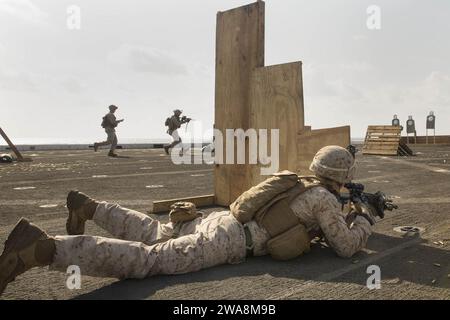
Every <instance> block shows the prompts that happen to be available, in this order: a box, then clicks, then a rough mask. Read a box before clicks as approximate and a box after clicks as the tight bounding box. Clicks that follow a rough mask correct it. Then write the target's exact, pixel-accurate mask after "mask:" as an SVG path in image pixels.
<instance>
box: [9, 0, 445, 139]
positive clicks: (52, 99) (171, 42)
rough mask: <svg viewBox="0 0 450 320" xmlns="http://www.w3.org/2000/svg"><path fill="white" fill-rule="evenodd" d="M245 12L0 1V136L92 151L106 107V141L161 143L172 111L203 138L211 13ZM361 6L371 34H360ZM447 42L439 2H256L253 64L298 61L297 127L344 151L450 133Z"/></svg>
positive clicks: (209, 110) (207, 122) (171, 4)
mask: <svg viewBox="0 0 450 320" xmlns="http://www.w3.org/2000/svg"><path fill="white" fill-rule="evenodd" d="M251 2H252V1H242V0H227V1H225V0H216V1H204V0H192V1H189V2H186V1H184V2H180V1H176V0H166V1H146V2H142V1H136V0H130V1H119V0H109V1H106V0H97V1H88V0H77V1H76V2H75V3H74V2H73V1H67V0H61V1H54V0H40V1H34V0H0V127H1V128H3V129H4V130H5V131H6V133H7V134H8V135H9V136H10V138H11V139H12V140H13V142H15V143H16V144H21V143H20V141H25V140H27V139H28V140H36V139H37V140H39V139H40V140H41V141H68V142H65V143H69V141H86V142H91V141H92V142H93V141H95V140H97V141H98V140H103V139H104V138H105V134H104V131H103V129H102V128H101V127H100V123H101V118H102V116H103V115H104V114H105V113H106V112H107V107H108V105H110V104H116V105H118V106H119V110H118V111H117V113H118V114H117V116H118V117H119V118H122V117H123V118H125V122H124V123H123V124H121V125H120V126H119V128H118V130H117V131H118V137H119V142H120V141H122V142H123V141H126V140H127V139H150V140H151V139H161V140H164V141H169V140H170V137H169V136H168V135H166V134H165V131H166V128H165V127H164V120H165V119H166V118H167V117H168V116H170V115H171V113H172V110H173V109H175V108H182V109H184V111H185V114H186V115H187V116H190V117H192V118H194V119H195V120H196V121H198V122H201V123H202V124H203V127H205V128H211V127H212V125H213V118H214V117H213V109H214V68H215V52H214V51H215V23H216V13H217V11H224V10H228V9H231V8H234V7H237V6H240V5H244V4H248V3H251ZM73 4H75V5H77V6H78V7H79V8H80V9H81V15H80V17H81V20H80V21H81V29H80V30H70V29H69V28H68V27H67V19H68V16H69V14H68V13H67V9H68V8H69V7H70V5H73ZM373 4H376V5H377V6H379V8H380V9H381V20H380V21H381V29H380V30H369V28H368V27H367V25H366V21H367V19H368V14H367V12H366V10H367V8H368V7H369V6H370V5H373ZM449 34H450V2H448V1H445V0H433V1H427V2H424V1H420V0H397V1H388V0H377V1H376V2H373V1H366V0H345V1H340V2H337V1H332V0H321V1H314V2H312V1H306V0H285V1H273V0H268V1H266V65H273V64H281V63H288V62H293V61H302V62H303V82H304V98H305V119H306V124H307V125H311V126H312V127H313V129H319V128H326V127H335V126H343V125H350V126H351V129H352V137H356V138H358V137H364V136H365V131H366V128H367V126H368V125H380V124H390V123H391V119H392V116H393V114H398V115H399V118H400V119H401V121H402V125H404V126H405V121H406V120H407V117H408V115H413V116H414V119H415V120H416V126H417V133H418V135H425V120H426V116H427V115H428V112H429V111H431V110H432V111H434V112H435V113H436V115H437V120H436V127H437V129H436V134H438V135H444V134H450V126H449V122H450V108H449V107H450V63H449V62H448V57H450V41H448V35H449ZM183 130H184V129H183ZM0 144H4V142H3V140H2V139H0Z"/></svg>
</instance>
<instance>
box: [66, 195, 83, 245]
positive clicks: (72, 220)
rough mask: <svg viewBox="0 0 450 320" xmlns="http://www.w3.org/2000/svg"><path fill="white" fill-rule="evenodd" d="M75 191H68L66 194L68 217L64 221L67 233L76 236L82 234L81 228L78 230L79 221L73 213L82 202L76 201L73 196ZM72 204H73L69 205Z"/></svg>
mask: <svg viewBox="0 0 450 320" xmlns="http://www.w3.org/2000/svg"><path fill="white" fill-rule="evenodd" d="M77 194H78V192H77V191H70V192H69V195H68V196H67V209H68V210H69V217H68V218H67V222H66V231H67V234H68V235H71V236H77V235H82V234H84V228H83V230H80V229H81V228H80V221H79V219H78V217H77V214H76V213H75V210H77V209H79V207H81V206H82V203H78V202H77V201H76V200H75V199H74V198H75V197H76V196H77ZM71 204H73V205H71Z"/></svg>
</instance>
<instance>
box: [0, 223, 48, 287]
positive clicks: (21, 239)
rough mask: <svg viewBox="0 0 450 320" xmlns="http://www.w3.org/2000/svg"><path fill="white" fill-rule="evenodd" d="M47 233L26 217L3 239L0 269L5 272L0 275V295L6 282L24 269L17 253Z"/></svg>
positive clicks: (12, 279) (44, 236) (45, 236)
mask: <svg viewBox="0 0 450 320" xmlns="http://www.w3.org/2000/svg"><path fill="white" fill-rule="evenodd" d="M46 238H47V234H46V233H45V232H43V231H42V230H40V229H39V228H37V227H35V226H33V225H31V224H30V222H29V221H28V220H27V219H24V218H22V219H20V220H19V222H18V223H17V224H16V225H15V227H14V229H13V230H12V231H11V233H10V234H9V236H8V239H7V240H6V241H5V248H4V250H3V253H2V255H1V256H0V270H1V272H2V273H3V272H5V271H6V272H5V275H6V276H5V277H4V278H2V277H1V275H0V295H1V294H2V293H3V291H4V290H5V289H6V286H7V285H8V283H10V282H12V281H14V279H15V278H16V276H17V275H19V274H21V273H22V272H24V271H25V270H24V269H25V265H24V264H23V262H22V261H21V260H20V259H19V256H18V253H19V252H20V251H22V250H24V249H26V248H27V247H29V246H31V245H32V244H33V243H34V242H36V241H38V240H41V239H46Z"/></svg>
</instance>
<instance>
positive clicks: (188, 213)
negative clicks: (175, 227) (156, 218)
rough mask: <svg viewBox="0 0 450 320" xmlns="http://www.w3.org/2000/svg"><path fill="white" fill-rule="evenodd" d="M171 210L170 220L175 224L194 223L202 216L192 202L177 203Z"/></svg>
mask: <svg viewBox="0 0 450 320" xmlns="http://www.w3.org/2000/svg"><path fill="white" fill-rule="evenodd" d="M170 209H171V210H170V212H169V219H170V222H172V223H174V224H176V223H179V222H187V221H192V220H194V219H196V218H198V217H200V216H201V215H202V214H201V213H199V212H197V208H196V207H195V204H193V203H191V202H176V203H174V204H173V205H171V206H170Z"/></svg>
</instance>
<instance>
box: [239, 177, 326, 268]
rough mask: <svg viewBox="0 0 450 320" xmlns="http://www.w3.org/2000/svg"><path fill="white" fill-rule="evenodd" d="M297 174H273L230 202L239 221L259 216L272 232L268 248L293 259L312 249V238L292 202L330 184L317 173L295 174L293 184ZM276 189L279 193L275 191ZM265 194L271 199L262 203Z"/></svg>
mask: <svg viewBox="0 0 450 320" xmlns="http://www.w3.org/2000/svg"><path fill="white" fill-rule="evenodd" d="M293 175H295V174H294V173H291V172H286V171H285V172H282V173H280V174H278V175H277V176H275V177H272V178H269V179H268V180H266V181H264V182H262V183H261V184H259V185H258V186H256V187H253V188H251V189H250V190H248V191H247V192H244V193H243V194H242V195H241V196H240V197H239V198H238V199H237V200H236V202H234V203H233V204H232V205H231V206H230V209H231V213H232V214H233V215H234V216H235V218H236V219H237V220H238V221H239V222H241V223H243V224H245V223H247V222H249V221H251V220H255V221H256V222H257V223H258V225H259V226H260V227H263V228H264V229H265V230H266V231H267V232H268V234H269V235H270V240H269V241H268V242H267V249H268V251H269V253H270V255H271V256H272V257H273V258H274V259H277V260H289V259H293V258H296V257H298V256H300V255H302V254H303V253H306V252H308V251H309V250H310V242H311V239H310V237H309V234H308V232H307V230H306V227H305V226H304V225H303V224H302V223H301V222H300V220H299V218H298V217H297V216H296V215H295V214H294V212H293V211H292V209H291V207H290V205H291V203H292V202H293V201H294V199H295V198H297V197H298V196H299V195H301V194H303V193H304V192H306V191H308V190H310V189H312V188H315V187H319V186H322V187H324V188H327V187H326V186H325V185H323V184H322V183H321V182H320V181H319V179H317V178H316V177H306V176H300V177H297V175H295V177H296V181H295V183H294V184H292V177H293ZM283 180H284V182H283ZM274 183H275V184H277V186H276V188H271V187H273V186H274ZM268 185H269V187H268ZM282 186H285V190H282V189H283V187H282ZM327 189H328V188H327ZM280 190H281V191H280ZM277 192H278V193H277ZM275 193H277V194H276V195H274V194H275ZM258 198H259V199H258ZM261 198H263V199H264V200H267V198H270V199H269V200H268V201H265V203H264V204H263V205H261V203H260V201H258V200H260V199H261ZM244 199H245V202H244ZM244 203H245V207H244V208H243V204H244Z"/></svg>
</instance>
